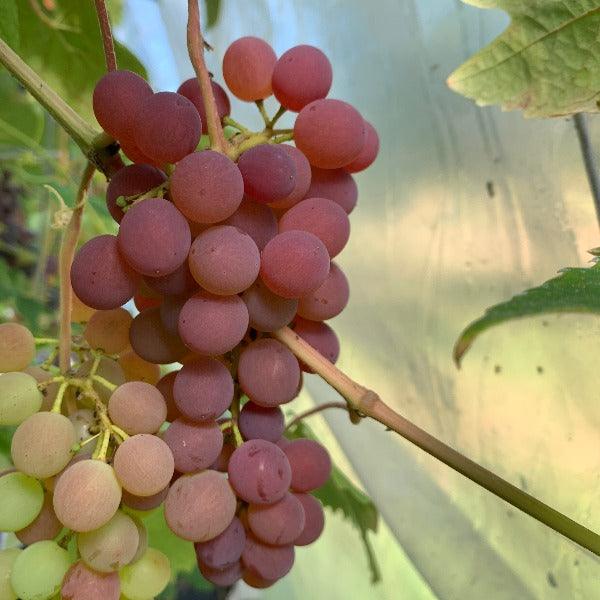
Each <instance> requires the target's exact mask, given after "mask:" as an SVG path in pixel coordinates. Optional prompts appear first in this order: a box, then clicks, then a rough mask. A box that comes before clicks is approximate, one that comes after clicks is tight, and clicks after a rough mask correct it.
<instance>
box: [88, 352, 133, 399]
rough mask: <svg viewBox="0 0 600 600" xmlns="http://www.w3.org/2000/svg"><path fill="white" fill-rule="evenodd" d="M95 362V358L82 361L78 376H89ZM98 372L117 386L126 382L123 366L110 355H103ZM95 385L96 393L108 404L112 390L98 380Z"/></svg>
mask: <svg viewBox="0 0 600 600" xmlns="http://www.w3.org/2000/svg"><path fill="white" fill-rule="evenodd" d="M93 364H94V361H93V360H87V361H86V362H84V363H82V364H81V366H80V367H79V369H77V373H76V375H77V377H87V376H88V375H89V373H90V370H91V369H92V365H93ZM96 374H97V375H100V377H103V378H104V379H106V380H107V381H110V382H111V383H114V384H115V385H117V386H118V385H121V384H123V383H125V372H124V371H123V369H122V368H121V366H120V364H119V363H118V362H117V361H116V360H113V359H112V358H109V357H108V356H103V357H102V358H101V359H100V364H99V365H98V370H97V371H96ZM93 387H94V390H95V391H96V393H97V394H98V395H99V396H100V400H102V402H104V403H105V404H106V403H107V402H108V399H109V398H110V395H111V393H112V392H111V391H110V390H109V389H108V388H107V387H105V386H103V385H102V384H101V383H98V382H94V383H93ZM90 406H93V403H91V404H90Z"/></svg>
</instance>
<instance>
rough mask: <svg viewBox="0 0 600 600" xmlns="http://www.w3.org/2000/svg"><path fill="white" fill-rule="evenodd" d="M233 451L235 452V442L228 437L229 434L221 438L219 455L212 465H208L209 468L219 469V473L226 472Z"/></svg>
mask: <svg viewBox="0 0 600 600" xmlns="http://www.w3.org/2000/svg"><path fill="white" fill-rule="evenodd" d="M230 431H231V430H230ZM224 433H225V432H224ZM234 452H235V444H234V443H233V441H232V440H231V437H229V436H227V437H224V438H223V447H222V448H221V452H220V453H219V456H217V458H216V460H215V462H214V463H213V464H212V465H210V468H211V469H213V470H214V471H219V472H221V473H227V467H228V466H229V459H230V458H231V455H232V454H233V453H234Z"/></svg>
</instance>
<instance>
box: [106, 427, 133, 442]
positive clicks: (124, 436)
mask: <svg viewBox="0 0 600 600" xmlns="http://www.w3.org/2000/svg"><path fill="white" fill-rule="evenodd" d="M110 428H111V430H112V432H113V433H115V434H117V436H118V437H120V438H121V441H122V442H124V441H125V440H126V439H128V438H129V435H128V434H127V433H125V432H124V431H123V430H122V429H121V428H120V427H117V426H116V425H114V424H113V425H111V426H110Z"/></svg>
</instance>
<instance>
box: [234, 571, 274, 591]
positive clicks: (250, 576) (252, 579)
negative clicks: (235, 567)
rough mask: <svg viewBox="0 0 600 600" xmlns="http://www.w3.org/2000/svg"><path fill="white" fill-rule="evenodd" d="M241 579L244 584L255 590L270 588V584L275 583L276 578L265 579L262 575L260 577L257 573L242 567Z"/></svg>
mask: <svg viewBox="0 0 600 600" xmlns="http://www.w3.org/2000/svg"><path fill="white" fill-rule="evenodd" d="M242 579H243V581H244V583H245V584H246V585H249V586H250V587H253V588H255V589H257V590H264V589H266V588H270V587H271V586H272V585H274V584H276V583H277V579H275V580H271V579H265V578H264V577H260V576H259V575H257V574H256V573H253V572H252V571H250V570H248V569H244V574H243V576H242Z"/></svg>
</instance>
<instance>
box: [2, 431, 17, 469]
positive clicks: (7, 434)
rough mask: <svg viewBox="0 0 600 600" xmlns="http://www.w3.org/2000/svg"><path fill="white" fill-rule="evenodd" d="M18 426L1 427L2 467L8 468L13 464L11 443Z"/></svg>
mask: <svg viewBox="0 0 600 600" xmlns="http://www.w3.org/2000/svg"><path fill="white" fill-rule="evenodd" d="M15 429H16V427H0V469H6V468H7V467H9V466H10V465H11V464H12V459H11V456H10V444H11V441H12V436H13V433H14V432H15Z"/></svg>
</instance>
